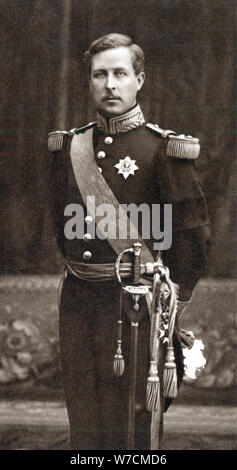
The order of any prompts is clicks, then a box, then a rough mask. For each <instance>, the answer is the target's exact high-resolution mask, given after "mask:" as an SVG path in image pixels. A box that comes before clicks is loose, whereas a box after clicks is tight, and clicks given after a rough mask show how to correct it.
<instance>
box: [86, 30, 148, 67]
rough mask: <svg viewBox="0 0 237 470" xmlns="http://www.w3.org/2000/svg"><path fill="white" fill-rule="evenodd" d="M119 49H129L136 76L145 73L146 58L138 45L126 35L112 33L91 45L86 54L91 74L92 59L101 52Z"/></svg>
mask: <svg viewBox="0 0 237 470" xmlns="http://www.w3.org/2000/svg"><path fill="white" fill-rule="evenodd" d="M118 47H128V48H129V49H130V50H131V52H132V56H133V60H132V63H133V68H134V71H135V74H136V75H138V74H139V73H140V72H144V65H145V56H144V52H143V50H142V49H141V47H139V46H138V45H137V44H134V43H133V42H132V39H131V38H130V37H129V36H126V35H125V34H117V33H111V34H106V35H105V36H102V37H101V38H99V39H96V40H95V41H94V42H92V44H91V45H90V47H89V49H88V50H87V51H86V52H85V54H84V61H85V63H86V65H87V67H88V72H89V75H90V72H91V58H92V56H93V55H95V54H98V53H99V52H102V51H106V50H107V49H116V48H118Z"/></svg>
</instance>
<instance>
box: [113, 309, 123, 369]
mask: <svg viewBox="0 0 237 470" xmlns="http://www.w3.org/2000/svg"><path fill="white" fill-rule="evenodd" d="M117 345H118V346H117V351H116V354H115V356H114V374H115V375H117V376H118V377H120V376H121V375H123V373H124V366H125V365H124V358H123V355H122V320H121V309H120V320H118V340H117Z"/></svg>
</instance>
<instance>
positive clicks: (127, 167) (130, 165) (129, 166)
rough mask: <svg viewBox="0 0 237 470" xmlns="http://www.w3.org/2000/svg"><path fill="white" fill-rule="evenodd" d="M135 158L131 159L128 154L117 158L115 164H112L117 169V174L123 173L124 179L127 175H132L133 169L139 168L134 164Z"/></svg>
mask: <svg viewBox="0 0 237 470" xmlns="http://www.w3.org/2000/svg"><path fill="white" fill-rule="evenodd" d="M135 163H136V160H131V158H130V157H129V156H127V157H125V158H123V160H119V163H117V165H114V166H115V168H117V169H118V174H121V175H123V177H124V179H125V180H126V179H127V178H128V176H129V175H134V171H135V170H139V168H138V166H137V165H136V164H135Z"/></svg>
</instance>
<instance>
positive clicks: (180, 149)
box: [166, 134, 200, 160]
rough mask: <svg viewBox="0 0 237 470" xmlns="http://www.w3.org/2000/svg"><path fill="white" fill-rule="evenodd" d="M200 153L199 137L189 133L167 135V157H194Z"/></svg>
mask: <svg viewBox="0 0 237 470" xmlns="http://www.w3.org/2000/svg"><path fill="white" fill-rule="evenodd" d="M199 153H200V145H199V139H197V138H195V137H192V136H191V135H187V136H185V135H184V134H180V135H169V141H168V145H167V148H166V155H167V156H168V157H176V158H185V159H192V160H193V159H195V158H198V155H199Z"/></svg>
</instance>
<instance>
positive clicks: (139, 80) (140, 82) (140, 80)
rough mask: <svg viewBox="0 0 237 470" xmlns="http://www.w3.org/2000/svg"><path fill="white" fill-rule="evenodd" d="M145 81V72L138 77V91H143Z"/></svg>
mask: <svg viewBox="0 0 237 470" xmlns="http://www.w3.org/2000/svg"><path fill="white" fill-rule="evenodd" d="M144 81H145V72H140V73H139V74H138V75H137V85H138V88H137V90H138V91H139V90H141V88H142V86H143V83H144Z"/></svg>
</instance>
